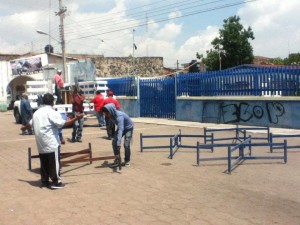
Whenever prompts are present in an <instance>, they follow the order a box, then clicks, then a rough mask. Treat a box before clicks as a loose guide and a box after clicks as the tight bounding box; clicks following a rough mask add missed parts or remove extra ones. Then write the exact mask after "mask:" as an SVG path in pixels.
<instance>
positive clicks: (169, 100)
mask: <svg viewBox="0 0 300 225" xmlns="http://www.w3.org/2000/svg"><path fill="white" fill-rule="evenodd" d="M139 87H140V113H141V117H157V118H175V111H176V109H175V107H176V106H175V78H174V77H171V78H152V79H140V85H139Z"/></svg>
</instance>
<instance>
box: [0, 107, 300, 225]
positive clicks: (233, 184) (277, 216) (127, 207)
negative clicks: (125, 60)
mask: <svg viewBox="0 0 300 225" xmlns="http://www.w3.org/2000/svg"><path fill="white" fill-rule="evenodd" d="M134 121H135V133H134V140H133V145H132V164H131V167H129V168H123V169H122V170H121V171H118V170H112V169H111V168H109V167H107V164H108V163H109V161H96V162H94V163H93V164H91V165H89V164H85V163H77V164H70V165H69V166H66V167H63V171H62V172H63V174H62V178H63V181H64V182H65V183H66V184H67V185H66V187H65V188H64V189H61V190H49V189H41V188H40V187H39V186H40V182H39V178H40V176H39V169H38V168H39V161H38V159H33V160H32V165H33V170H32V171H29V170H28V157H27V150H28V147H31V148H32V151H33V153H36V145H35V140H34V137H33V136H22V135H20V132H19V128H20V126H19V125H16V124H15V123H14V120H13V116H12V113H11V112H4V113H0V124H1V128H0V135H1V137H2V139H1V140H0V146H1V150H0V151H1V155H0V173H1V178H2V179H1V183H0V190H1V192H0V200H1V203H0V224H4V225H11V224H16V225H20V224H22V225H41V224H43V225H57V224H63V225H69V224H70V225H77V224H78V225H81V224H101V225H102V224H104V225H105V224H118V225H119V224H124V225H125V224H128V225H135V224H137V225H140V224H141V225H144V224H147V225H148V224H153V225H164V224H166V225H167V224H174V225H175V224H178V225H185V224H195V225H202V224H203V225H206V224H211V225H219V224H220V225H227V224H228V225H234V224H237V225H248V224H249V225H250V224H259V225H261V224H265V225H269V224H282V225H299V224H300V173H299V171H300V150H299V149H295V150H289V154H288V163H287V164H284V163H283V162H282V160H274V161H271V160H269V161H267V160H260V161H245V162H243V163H242V164H241V165H240V166H239V167H237V168H236V169H235V170H234V171H233V173H232V174H231V175H228V174H227V173H226V168H227V164H226V162H225V161H218V162H205V163H203V164H202V165H201V166H196V165H195V164H196V153H195V150H194V149H179V150H178V152H177V153H176V155H175V157H174V159H173V160H170V159H168V149H154V150H150V149H149V150H145V151H144V152H143V153H141V152H140V141H139V138H140V133H143V134H144V135H154V134H176V133H178V131H179V129H181V132H182V133H183V134H203V129H202V128H203V127H210V128H212V127H214V128H215V127H219V128H221V127H224V126H225V125H216V124H200V123H192V122H179V121H172V120H164V119H146V118H135V119H134ZM95 124H96V120H95V119H94V118H89V119H88V120H87V121H86V125H87V126H86V127H85V128H84V136H83V143H69V142H67V144H66V145H65V146H63V149H62V151H63V152H69V151H78V150H81V149H84V148H87V146H88V143H89V142H90V143H91V144H92V149H93V156H94V157H97V156H107V155H111V154H112V150H111V142H110V141H109V140H107V139H106V138H105V136H106V132H105V130H104V129H101V128H99V127H96V126H95ZM226 126H227V125H226ZM272 132H274V133H298V131H297V130H286V129H272ZM70 134H71V130H70V129H64V136H65V138H69V137H70ZM220 135H221V136H224V135H227V134H224V133H222V134H220ZM255 135H258V136H259V135H261V136H263V135H265V134H255ZM196 141H200V142H202V141H203V140H202V139H200V138H199V139H198V138H194V139H193V138H190V139H185V140H184V144H187V145H194V144H195V143H196ZM168 142H169V140H167V139H164V140H163V139H149V140H147V141H146V140H145V145H152V146H153V145H166V144H168ZM297 142H298V144H299V141H298V140H297V139H296V138H295V139H293V140H289V143H290V144H297ZM225 152H226V150H225V149H219V150H217V151H215V153H210V152H208V151H207V152H204V153H203V155H204V156H212V155H216V156H220V155H224V153H225ZM253 153H254V154H258V155H270V154H271V153H269V150H268V149H267V148H264V147H262V148H259V149H258V150H253ZM273 154H274V155H282V151H281V150H277V152H276V153H273Z"/></svg>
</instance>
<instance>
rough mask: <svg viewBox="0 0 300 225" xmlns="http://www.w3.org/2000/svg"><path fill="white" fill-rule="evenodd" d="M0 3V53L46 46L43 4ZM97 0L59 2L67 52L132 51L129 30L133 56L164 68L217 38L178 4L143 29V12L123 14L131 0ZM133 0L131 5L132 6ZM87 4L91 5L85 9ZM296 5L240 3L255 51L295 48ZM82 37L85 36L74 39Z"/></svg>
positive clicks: (298, 33) (299, 38)
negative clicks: (159, 60) (156, 60)
mask: <svg viewBox="0 0 300 225" xmlns="http://www.w3.org/2000/svg"><path fill="white" fill-rule="evenodd" d="M0 1H1V7H2V11H1V12H0V49H1V52H0V53H2V54H3V53H14V54H18V53H21V54H22V53H25V52H28V51H30V50H32V49H33V50H34V51H40V50H42V49H43V48H44V46H45V45H46V44H48V37H47V36H43V35H39V34H37V33H36V30H43V31H45V32H47V33H48V31H49V9H47V6H48V4H46V3H42V1H40V2H38V3H37V4H36V5H34V7H30V8H28V7H26V6H27V3H28V1H31V2H36V1H33V0H28V1H27V3H26V4H25V3H22V2H19V1H16V0H10V1H4V0H0ZM17 2H18V4H17ZM47 2H48V1H47ZM99 2H100V0H88V1H79V0H72V1H71V0H70V1H67V0H66V1H65V4H66V5H67V7H68V11H69V12H70V15H68V16H67V17H66V19H65V35H66V40H67V43H66V44H67V46H66V47H67V51H68V52H76V53H90V54H103V53H104V54H105V56H128V55H130V54H132V42H133V40H132V38H133V34H132V29H133V28H134V29H136V32H135V43H136V44H137V45H138V50H137V51H136V56H161V57H164V62H165V66H175V65H176V60H177V59H178V60H180V62H182V63H183V62H185V63H186V62H189V61H191V60H192V59H195V55H196V52H199V53H205V52H206V50H209V49H210V48H211V45H210V42H211V41H212V40H213V39H214V38H215V37H217V36H218V30H219V29H220V27H216V26H211V20H210V18H208V19H207V21H206V20H201V26H203V27H206V28H205V29H203V30H198V31H196V30H195V29H190V30H189V28H191V27H195V26H193V25H192V24H191V23H197V22H198V23H199V21H197V20H189V22H187V21H186V19H188V17H182V18H180V19H174V18H176V17H178V16H182V13H181V11H180V8H179V9H175V10H173V11H171V12H170V13H168V14H166V15H165V18H169V21H166V22H165V23H161V22H160V23H158V20H159V18H162V17H159V18H153V17H151V16H150V17H149V18H148V19H147V22H148V26H147V27H146V26H145V24H146V14H145V16H144V17H143V16H140V17H133V16H130V14H129V13H126V10H127V9H128V5H130V7H133V6H132V2H133V1H132V0H130V1H129V0H115V1H109V3H108V0H101V2H100V3H101V4H103V6H105V7H106V9H107V10H103V7H100V5H101V4H99ZM138 2H139V1H138ZM138 2H135V4H136V5H138ZM141 2H142V1H141ZM146 2H148V5H145V8H147V10H151V9H150V6H151V4H152V2H151V1H146ZM145 4H146V3H145ZM91 6H93V7H94V8H88V7H91ZM97 7H98V8H97ZM178 7H179V6H178ZM100 8H101V9H102V11H101V10H100ZM148 8H149V9H148ZM299 8H300V1H299V0H288V1H282V0H272V1H270V0H259V1H254V2H251V3H247V4H243V5H241V8H240V9H239V10H238V12H237V13H236V14H237V15H238V16H240V18H241V23H242V24H243V25H244V27H245V28H247V27H248V26H251V28H252V30H253V32H254V36H255V40H253V41H252V42H251V43H252V46H253V48H254V54H255V55H260V56H266V57H278V56H279V57H282V58H285V57H287V55H288V53H289V52H299V51H300V49H299V43H300V27H299V25H298V23H299V21H300V13H299V12H298V11H299ZM57 10H58V6H57V2H56V1H55V2H53V5H52V11H51V35H52V36H53V37H54V38H56V39H59V32H58V24H59V17H58V16H55V14H54V12H55V11H57ZM145 12H146V11H145ZM218 12H221V11H218ZM156 20H157V21H156ZM139 25H143V26H139ZM220 26H222V21H220ZM187 27H188V28H187ZM146 30H147V32H146ZM111 31H113V32H111ZM82 36H90V37H88V38H82V39H80V37H82ZM101 40H104V42H102V41H101ZM52 44H53V45H55V49H57V52H60V46H59V45H58V44H57V42H54V41H53V40H52Z"/></svg>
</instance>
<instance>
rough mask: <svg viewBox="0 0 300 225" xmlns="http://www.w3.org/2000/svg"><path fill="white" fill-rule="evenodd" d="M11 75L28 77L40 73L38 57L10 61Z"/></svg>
mask: <svg viewBox="0 0 300 225" xmlns="http://www.w3.org/2000/svg"><path fill="white" fill-rule="evenodd" d="M10 66H11V69H12V75H13V76H15V75H28V74H33V73H39V72H40V71H42V60H41V57H40V56H34V57H29V58H23V59H16V60H12V61H10Z"/></svg>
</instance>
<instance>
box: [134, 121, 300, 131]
mask: <svg viewBox="0 0 300 225" xmlns="http://www.w3.org/2000/svg"><path fill="white" fill-rule="evenodd" d="M132 120H133V121H134V122H136V123H145V124H159V125H169V126H179V127H198V128H204V127H206V128H210V129H218V128H219V129H224V128H235V127H236V125H231V124H215V123H200V122H191V121H178V120H172V119H161V118H144V117H139V118H132ZM240 127H247V126H244V125H243V126H240ZM248 127H249V126H248ZM251 132H255V133H263V132H264V131H251ZM270 132H271V133H273V134H285V135H288V134H290V135H291V134H300V130H297V129H286V128H275V127H270Z"/></svg>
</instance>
